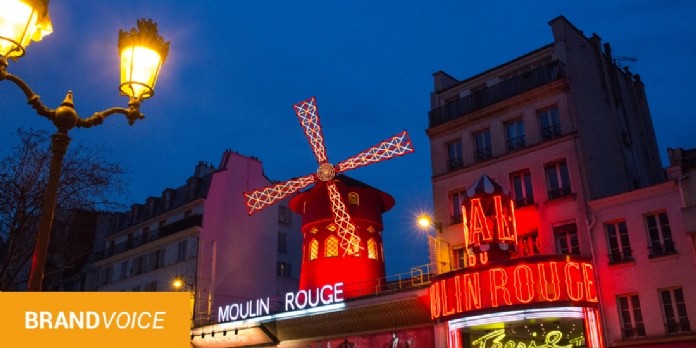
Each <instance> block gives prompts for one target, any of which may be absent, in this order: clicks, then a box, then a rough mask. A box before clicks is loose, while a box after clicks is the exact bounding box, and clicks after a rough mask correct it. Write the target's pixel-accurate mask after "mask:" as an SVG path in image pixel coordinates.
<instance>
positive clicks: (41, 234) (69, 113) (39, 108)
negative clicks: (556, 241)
mask: <svg viewBox="0 0 696 348" xmlns="http://www.w3.org/2000/svg"><path fill="white" fill-rule="evenodd" d="M52 29H53V28H52V25H51V20H50V18H49V16H48V0H0V81H2V80H7V81H11V82H13V83H14V84H15V85H17V87H19V88H20V89H21V90H22V92H24V94H25V96H26V98H27V102H28V103H29V104H30V105H31V106H32V108H34V109H35V110H36V113H37V114H38V115H39V116H43V117H45V118H47V119H48V120H50V121H51V122H53V125H55V126H56V129H57V130H56V133H55V134H54V135H53V136H52V137H51V152H52V157H51V164H50V169H49V175H48V182H47V184H46V191H45V194H44V200H43V203H42V206H41V216H40V219H39V230H38V233H37V236H36V245H35V248H34V253H33V257H32V262H31V271H30V274H29V284H28V290H29V291H41V285H42V282H43V277H44V269H45V265H46V256H47V252H48V242H49V239H50V235H51V227H52V225H53V216H54V212H55V207H56V196H57V192H58V183H59V180H60V174H61V170H62V167H63V156H64V155H65V152H66V151H67V148H68V144H69V143H70V137H69V136H68V131H70V130H71V129H73V128H75V127H78V128H89V127H92V126H97V125H100V124H101V123H102V122H103V121H104V119H105V118H106V117H108V116H111V115H114V114H122V115H124V116H125V117H126V119H127V120H128V123H129V124H130V125H133V123H135V121H136V120H139V119H142V118H144V116H143V114H142V113H140V102H141V101H143V100H145V99H147V98H150V97H152V96H153V95H154V87H155V82H156V81H157V76H158V74H159V71H160V68H161V66H162V63H164V60H165V59H166V57H167V54H168V52H169V42H165V41H164V39H162V37H161V36H160V35H159V34H158V32H157V24H156V23H154V22H153V21H152V20H145V19H141V20H138V21H137V29H136V28H133V29H131V30H130V31H128V32H126V31H119V35H118V49H119V54H120V57H121V85H120V86H119V90H120V92H121V94H123V95H126V96H128V97H129V101H128V107H127V108H122V107H113V108H109V109H106V110H104V111H101V112H96V113H94V114H93V115H91V116H89V117H87V118H80V117H79V116H78V114H77V111H75V107H74V104H73V96H72V92H71V91H68V93H67V95H66V96H65V100H64V101H63V102H62V103H61V105H60V106H58V107H57V108H55V109H51V108H49V107H47V106H46V105H44V104H43V103H42V102H41V100H40V98H39V96H38V95H37V94H36V93H34V91H33V90H32V89H31V88H30V87H29V85H28V84H27V83H26V82H24V81H23V80H22V79H20V78H19V77H17V76H15V75H12V74H10V73H9V72H8V71H7V68H8V61H9V60H10V59H11V60H13V61H16V60H17V59H18V58H20V57H22V56H23V55H24V53H25V49H26V46H27V45H29V43H30V42H31V41H39V40H41V39H42V38H43V37H44V36H45V35H48V34H50V33H51V31H52Z"/></svg>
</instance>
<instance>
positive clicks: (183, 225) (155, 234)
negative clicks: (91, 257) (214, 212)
mask: <svg viewBox="0 0 696 348" xmlns="http://www.w3.org/2000/svg"><path fill="white" fill-rule="evenodd" d="M202 224H203V216H202V215H200V214H199V215H191V216H189V217H187V218H184V219H181V220H179V221H175V222H173V223H171V224H168V225H164V226H162V227H160V228H159V229H157V230H152V231H149V232H147V233H145V232H143V234H142V236H141V237H140V238H134V239H131V240H126V241H124V242H121V243H118V244H115V245H114V246H113V247H105V248H102V249H99V250H97V251H96V259H97V261H99V260H103V259H106V258H107V257H111V256H113V255H116V254H120V253H123V252H126V251H129V250H133V249H135V248H138V247H140V246H142V245H145V244H147V243H150V242H153V241H156V240H158V239H161V238H164V237H167V236H171V235H172V234H175V233H177V232H180V231H183V230H185V229H188V228H191V227H195V226H202Z"/></svg>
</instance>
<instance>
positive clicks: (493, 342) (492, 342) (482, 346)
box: [471, 329, 581, 348]
mask: <svg viewBox="0 0 696 348" xmlns="http://www.w3.org/2000/svg"><path fill="white" fill-rule="evenodd" d="M562 338H563V333H561V332H560V331H550V332H549V333H548V334H546V337H545V338H544V343H537V342H536V341H534V340H531V341H527V342H523V341H520V342H518V341H515V340H512V339H506V337H505V329H498V330H494V331H491V332H490V333H487V334H485V335H483V336H481V337H479V338H477V339H475V340H474V341H472V342H471V347H472V348H494V347H537V348H542V347H543V348H571V347H573V346H574V345H577V346H580V344H579V341H580V339H581V338H580V339H578V338H575V339H572V340H570V341H569V344H564V345H561V344H559V343H560V342H561V339H562ZM525 343H526V344H525Z"/></svg>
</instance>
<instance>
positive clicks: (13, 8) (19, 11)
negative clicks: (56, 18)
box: [0, 0, 53, 59]
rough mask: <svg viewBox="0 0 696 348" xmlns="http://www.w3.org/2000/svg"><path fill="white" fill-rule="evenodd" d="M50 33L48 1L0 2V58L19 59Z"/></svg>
mask: <svg viewBox="0 0 696 348" xmlns="http://www.w3.org/2000/svg"><path fill="white" fill-rule="evenodd" d="M52 31H53V28H52V26H51V19H50V18H49V17H48V0H0V57H3V58H5V59H8V58H12V59H16V58H19V57H21V56H23V55H24V49H25V48H26V47H27V46H28V45H29V43H30V42H31V40H34V41H40V40H41V39H42V38H43V37H44V36H46V35H48V34H50V33H51V32H52Z"/></svg>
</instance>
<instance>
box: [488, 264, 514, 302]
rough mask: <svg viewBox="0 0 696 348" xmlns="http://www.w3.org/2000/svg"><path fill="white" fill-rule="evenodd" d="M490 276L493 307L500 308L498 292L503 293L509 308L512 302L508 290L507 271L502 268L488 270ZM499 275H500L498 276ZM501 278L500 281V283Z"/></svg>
mask: <svg viewBox="0 0 696 348" xmlns="http://www.w3.org/2000/svg"><path fill="white" fill-rule="evenodd" d="M488 274H489V277H490V281H491V305H492V306H493V307H498V291H502V292H503V300H504V301H505V304H507V305H508V306H509V305H511V304H512V302H510V291H509V290H508V289H507V288H506V285H507V279H508V276H507V274H506V273H505V270H504V269H502V268H491V269H490V270H488ZM496 274H499V275H496ZM498 278H500V281H498Z"/></svg>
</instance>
